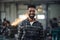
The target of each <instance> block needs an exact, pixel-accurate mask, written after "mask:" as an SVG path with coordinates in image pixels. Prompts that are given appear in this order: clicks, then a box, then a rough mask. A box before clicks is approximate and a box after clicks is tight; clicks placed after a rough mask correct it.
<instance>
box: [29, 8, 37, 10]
mask: <svg viewBox="0 0 60 40" xmlns="http://www.w3.org/2000/svg"><path fill="white" fill-rule="evenodd" d="M28 10H36V9H35V8H29V9H28Z"/></svg>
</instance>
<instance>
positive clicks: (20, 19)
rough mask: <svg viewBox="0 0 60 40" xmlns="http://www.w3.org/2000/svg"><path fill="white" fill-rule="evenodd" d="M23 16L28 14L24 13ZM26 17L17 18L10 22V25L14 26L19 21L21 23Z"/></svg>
mask: <svg viewBox="0 0 60 40" xmlns="http://www.w3.org/2000/svg"><path fill="white" fill-rule="evenodd" d="M24 16H25V17H26V18H27V17H28V15H27V14H24ZM26 18H17V19H16V20H15V21H14V22H12V23H11V25H12V26H16V25H18V24H19V23H21V22H22V21H23V20H25V19H26Z"/></svg>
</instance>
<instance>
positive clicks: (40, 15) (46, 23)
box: [0, 0, 60, 40]
mask: <svg viewBox="0 0 60 40" xmlns="http://www.w3.org/2000/svg"><path fill="white" fill-rule="evenodd" d="M29 4H33V5H36V18H37V20H38V21H39V22H41V23H42V25H43V29H44V39H45V40H60V39H59V37H60V36H57V35H60V33H59V31H56V30H60V29H59V27H60V0H0V30H3V29H4V26H5V24H6V23H5V24H4V21H8V22H7V24H6V25H8V26H9V27H8V29H7V30H8V32H9V33H5V32H3V33H1V32H0V34H1V35H0V39H1V40H5V39H6V40H17V37H18V36H17V33H18V32H17V30H18V28H17V27H18V24H19V23H20V22H21V21H22V20H24V19H25V18H26V16H27V14H26V13H27V7H28V5H29ZM52 23H56V24H52ZM52 26H53V27H52ZM56 28H57V29H56ZM52 29H54V30H52ZM4 33H5V34H8V35H9V34H10V35H13V36H12V37H9V38H8V37H7V38H6V37H5V36H6V35H4ZM55 33H56V34H55ZM51 35H52V36H51ZM55 36H56V37H55ZM15 38H16V39H15Z"/></svg>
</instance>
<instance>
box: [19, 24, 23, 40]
mask: <svg viewBox="0 0 60 40" xmlns="http://www.w3.org/2000/svg"><path fill="white" fill-rule="evenodd" d="M22 26H23V23H21V24H20V25H19V26H18V40H21V38H22V35H23V29H22V28H21V27H22Z"/></svg>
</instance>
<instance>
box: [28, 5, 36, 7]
mask: <svg viewBox="0 0 60 40" xmlns="http://www.w3.org/2000/svg"><path fill="white" fill-rule="evenodd" d="M28 8H36V6H35V5H28Z"/></svg>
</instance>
